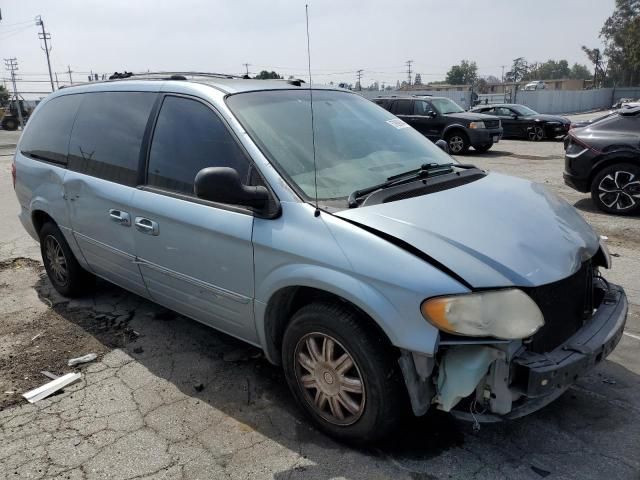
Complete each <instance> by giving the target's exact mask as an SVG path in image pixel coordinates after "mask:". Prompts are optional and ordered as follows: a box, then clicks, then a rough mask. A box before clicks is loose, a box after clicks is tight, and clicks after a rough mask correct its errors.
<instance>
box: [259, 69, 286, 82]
mask: <svg viewBox="0 0 640 480" xmlns="http://www.w3.org/2000/svg"><path fill="white" fill-rule="evenodd" d="M255 78H257V79H258V80H270V79H279V78H282V77H281V76H280V75H278V74H277V73H276V72H274V71H271V72H268V71H266V70H262V71H261V72H260V73H259V74H258V75H256V77H255Z"/></svg>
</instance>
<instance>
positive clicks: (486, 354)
mask: <svg viewBox="0 0 640 480" xmlns="http://www.w3.org/2000/svg"><path fill="white" fill-rule="evenodd" d="M578 274H579V272H578V273H577V274H576V275H578ZM589 274H590V275H592V274H593V273H592V272H590V273H589ZM569 280H570V279H566V280H565V281H566V282H569ZM592 280H593V284H592V288H593V292H594V293H593V296H588V298H589V301H590V302H591V303H590V306H592V308H591V313H590V314H589V315H585V316H584V317H583V318H582V322H581V325H580V327H579V328H576V329H575V331H573V333H572V334H571V335H568V336H567V337H565V338H564V339H562V340H561V341H558V340H557V338H556V339H555V343H554V342H553V341H551V340H550V338H551V337H553V335H552V334H551V333H550V332H549V330H548V329H547V330H546V331H544V330H542V329H541V331H539V332H537V333H536V334H534V335H533V336H532V337H530V338H527V339H524V340H499V339H492V338H472V337H460V336H454V335H447V334H443V335H441V339H440V343H439V348H438V351H437V353H436V355H435V356H432V357H430V356H425V355H420V354H417V353H414V352H406V351H403V352H402V354H401V357H400V360H399V363H400V367H401V370H402V372H403V375H404V378H405V383H406V385H407V389H408V392H409V397H410V399H411V404H412V407H413V412H414V414H415V415H423V414H424V413H426V411H427V410H428V409H429V408H432V407H435V408H437V409H439V410H443V411H447V412H449V411H450V412H452V413H453V414H455V415H456V416H458V417H461V418H466V419H469V420H471V419H476V420H479V421H486V422H491V421H500V420H503V419H511V418H518V417H521V416H524V415H527V414H529V413H532V412H534V411H536V410H538V409H540V408H542V407H544V406H545V405H547V404H548V403H550V402H552V401H553V400H554V399H556V398H557V397H558V396H560V395H561V394H562V393H563V392H564V391H565V390H566V389H567V388H569V386H571V384H573V383H574V382H575V381H576V380H577V379H578V378H579V377H580V376H582V375H584V374H585V373H587V372H588V371H589V370H591V369H592V368H593V367H594V366H595V365H597V364H598V363H600V362H601V361H602V360H604V359H605V358H606V357H607V356H608V355H609V353H611V351H612V350H613V349H614V348H615V347H616V345H617V344H618V342H619V341H620V338H621V336H622V332H623V330H624V325H625V321H626V315H627V309H628V305H627V299H626V295H625V293H624V290H623V289H622V288H621V287H619V286H617V285H613V284H609V283H607V282H606V281H604V280H603V279H602V278H601V277H600V276H596V275H594V276H593V278H592ZM552 286H553V287H554V288H555V289H559V288H561V287H562V285H552ZM534 293H535V292H533V293H532V296H533V297H534V298H535V295H534ZM542 310H543V312H544V311H545V309H544V308H542ZM545 314H546V317H547V318H549V320H550V321H551V322H553V321H559V320H562V319H553V318H551V317H550V315H549V313H548V312H545ZM564 321H565V322H568V321H570V319H569V318H564ZM562 331H563V332H566V329H565V330H562Z"/></svg>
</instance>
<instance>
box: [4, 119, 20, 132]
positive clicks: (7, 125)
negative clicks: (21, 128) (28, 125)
mask: <svg viewBox="0 0 640 480" xmlns="http://www.w3.org/2000/svg"><path fill="white" fill-rule="evenodd" d="M2 128H3V129H4V130H8V131H10V132H13V131H15V130H17V129H18V122H17V120H14V119H13V118H5V119H4V120H2Z"/></svg>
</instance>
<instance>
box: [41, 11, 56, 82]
mask: <svg viewBox="0 0 640 480" xmlns="http://www.w3.org/2000/svg"><path fill="white" fill-rule="evenodd" d="M36 25H39V26H41V27H42V32H41V33H38V38H39V39H40V40H43V41H44V48H43V50H44V53H45V54H46V55H47V67H49V80H51V91H52V92H55V90H56V88H55V87H54V86H53V74H52V73H51V59H50V58H49V52H50V51H51V50H52V48H53V47H50V46H49V44H48V43H47V40H51V34H50V33H49V32H46V31H45V29H44V20H42V16H41V15H38V16H37V17H36Z"/></svg>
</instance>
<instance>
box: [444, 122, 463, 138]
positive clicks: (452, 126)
mask: <svg viewBox="0 0 640 480" xmlns="http://www.w3.org/2000/svg"><path fill="white" fill-rule="evenodd" d="M453 128H458V129H460V130H463V131H464V132H465V133H466V131H467V129H468V128H469V127H467V126H466V125H462V124H461V123H452V124H451V125H447V126H446V127H444V130H443V131H442V137H443V138H444V137H445V136H446V135H447V132H448V131H449V130H451V129H453Z"/></svg>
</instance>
